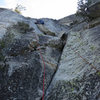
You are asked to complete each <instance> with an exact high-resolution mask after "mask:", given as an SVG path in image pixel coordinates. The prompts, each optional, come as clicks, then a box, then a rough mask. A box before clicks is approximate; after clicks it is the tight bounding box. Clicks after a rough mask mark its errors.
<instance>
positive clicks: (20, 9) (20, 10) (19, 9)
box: [14, 4, 26, 14]
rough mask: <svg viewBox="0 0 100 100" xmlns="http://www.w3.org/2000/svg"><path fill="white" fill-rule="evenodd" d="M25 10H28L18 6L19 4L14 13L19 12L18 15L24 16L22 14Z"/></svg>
mask: <svg viewBox="0 0 100 100" xmlns="http://www.w3.org/2000/svg"><path fill="white" fill-rule="evenodd" d="M23 10H26V8H25V7H23V6H22V5H18V4H17V6H16V7H15V9H14V11H15V12H17V13H18V14H22V13H21V12H22V11H23Z"/></svg>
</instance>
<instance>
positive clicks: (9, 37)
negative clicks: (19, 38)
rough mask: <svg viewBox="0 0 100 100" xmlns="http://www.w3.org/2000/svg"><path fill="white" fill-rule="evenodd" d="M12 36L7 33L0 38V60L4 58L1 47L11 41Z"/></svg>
mask: <svg viewBox="0 0 100 100" xmlns="http://www.w3.org/2000/svg"><path fill="white" fill-rule="evenodd" d="M13 37H14V35H13V34H11V33H7V35H5V36H4V38H3V39H2V40H0V61H2V60H4V58H5V57H4V55H3V49H4V48H5V47H7V45H8V44H9V43H11V41H12V38H13Z"/></svg>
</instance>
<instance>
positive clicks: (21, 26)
mask: <svg viewBox="0 0 100 100" xmlns="http://www.w3.org/2000/svg"><path fill="white" fill-rule="evenodd" d="M14 28H16V29H17V30H19V32H20V33H22V34H26V33H27V32H31V31H33V30H34V29H33V28H30V26H29V24H27V23H25V22H18V23H17V24H16V25H14Z"/></svg>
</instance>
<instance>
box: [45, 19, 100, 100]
mask: <svg viewBox="0 0 100 100" xmlns="http://www.w3.org/2000/svg"><path fill="white" fill-rule="evenodd" d="M95 21H96V20H94V22H93V21H92V22H90V23H89V24H88V25H91V23H95ZM76 27H77V29H78V26H76ZM83 29H84V27H83ZM83 29H81V30H80V31H77V30H76V29H74V28H73V29H72V30H70V33H69V35H68V39H67V43H66V45H65V47H64V50H63V53H62V56H61V60H60V64H59V68H58V70H57V72H56V74H55V76H54V78H53V81H52V83H51V85H50V86H49V88H48V90H47V94H46V96H45V100H99V99H100V74H99V73H100V24H99V25H94V26H93V27H89V28H88V29H85V30H83ZM74 30H75V31H74ZM80 56H81V57H80ZM91 64H92V65H93V66H95V67H96V69H97V70H95V69H94V68H93V66H91ZM98 70H99V72H98Z"/></svg>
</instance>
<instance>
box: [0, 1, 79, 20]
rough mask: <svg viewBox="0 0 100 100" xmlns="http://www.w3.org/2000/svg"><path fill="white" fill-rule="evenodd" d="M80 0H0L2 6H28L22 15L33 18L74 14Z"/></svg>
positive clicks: (60, 16) (11, 7) (12, 7)
mask: <svg viewBox="0 0 100 100" xmlns="http://www.w3.org/2000/svg"><path fill="white" fill-rule="evenodd" d="M77 1H78V0H0V7H3V8H10V9H14V8H15V7H16V5H17V4H19V5H20V4H21V5H22V6H24V7H25V8H26V10H25V11H22V15H24V16H27V17H32V18H53V19H60V18H63V17H65V16H68V15H71V14H74V13H75V12H76V10H77Z"/></svg>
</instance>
